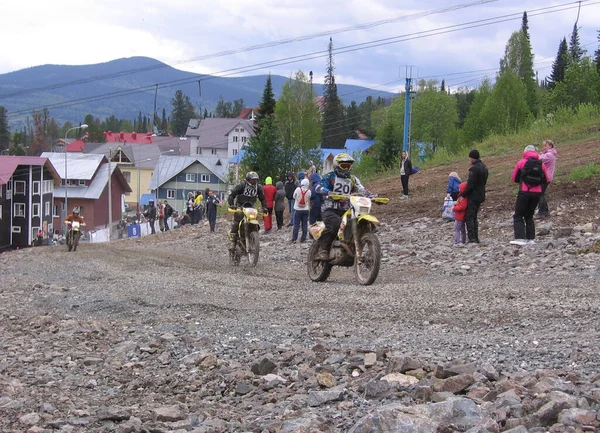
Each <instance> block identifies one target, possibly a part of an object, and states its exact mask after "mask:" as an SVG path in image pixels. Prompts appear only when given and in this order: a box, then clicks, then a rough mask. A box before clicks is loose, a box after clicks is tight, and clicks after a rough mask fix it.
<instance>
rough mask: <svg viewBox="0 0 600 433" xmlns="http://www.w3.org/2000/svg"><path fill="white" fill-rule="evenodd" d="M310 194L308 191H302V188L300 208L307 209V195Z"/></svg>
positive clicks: (299, 201)
mask: <svg viewBox="0 0 600 433" xmlns="http://www.w3.org/2000/svg"><path fill="white" fill-rule="evenodd" d="M307 192H308V190H306V191H302V188H300V200H298V206H302V207H305V206H306V198H305V197H306V193H307Z"/></svg>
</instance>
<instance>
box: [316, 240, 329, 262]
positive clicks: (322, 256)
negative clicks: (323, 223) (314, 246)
mask: <svg viewBox="0 0 600 433" xmlns="http://www.w3.org/2000/svg"><path fill="white" fill-rule="evenodd" d="M320 244H321V245H320V248H319V251H318V252H317V254H316V256H315V259H316V260H329V248H328V245H327V244H325V243H323V242H320Z"/></svg>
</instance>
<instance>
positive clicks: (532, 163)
mask: <svg viewBox="0 0 600 433" xmlns="http://www.w3.org/2000/svg"><path fill="white" fill-rule="evenodd" d="M520 181H521V182H523V183H525V184H527V185H529V186H539V185H542V184H545V183H546V174H545V173H544V169H543V168H542V160H541V159H536V158H529V159H528V160H527V162H526V163H525V165H524V166H523V168H522V169H521V175H520Z"/></svg>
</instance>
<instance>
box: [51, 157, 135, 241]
mask: <svg viewBox="0 0 600 433" xmlns="http://www.w3.org/2000/svg"><path fill="white" fill-rule="evenodd" d="M41 156H42V157H44V158H48V159H49V160H50V162H51V163H52V165H53V166H54V167H55V168H56V171H57V172H58V174H59V176H60V178H61V179H62V182H61V184H60V186H58V187H57V188H55V190H54V205H55V211H54V227H55V228H57V229H58V228H59V227H61V226H62V220H64V218H65V217H66V215H68V214H69V213H71V211H72V209H73V208H74V207H75V206H79V208H80V210H81V216H83V217H84V218H85V221H86V226H87V227H86V229H87V230H93V229H94V228H104V227H107V226H108V223H109V221H110V218H109V212H108V209H109V200H110V203H111V210H112V213H111V217H112V222H113V224H116V223H118V221H119V220H120V219H121V212H122V208H121V201H122V200H121V197H122V195H123V194H126V193H128V192H131V188H130V187H129V184H128V183H127V181H126V180H125V177H124V176H123V173H121V170H120V169H119V167H118V166H117V164H113V163H111V164H109V163H108V162H109V161H108V158H107V157H106V156H104V155H100V154H85V153H78V152H66V153H65V152H63V153H54V152H44V153H42V155H41ZM109 170H110V173H109ZM109 179H110V196H109ZM65 202H67V208H66V209H65ZM63 229H64V227H63Z"/></svg>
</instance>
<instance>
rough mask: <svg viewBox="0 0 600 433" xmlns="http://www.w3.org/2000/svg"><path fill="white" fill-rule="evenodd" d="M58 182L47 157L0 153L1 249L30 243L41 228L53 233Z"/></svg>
mask: <svg viewBox="0 0 600 433" xmlns="http://www.w3.org/2000/svg"><path fill="white" fill-rule="evenodd" d="M60 182H61V179H60V176H59V174H58V173H57V171H56V170H55V168H54V166H53V165H52V163H51V161H50V160H49V159H48V158H44V157H38V156H0V251H3V250H6V249H10V248H23V247H28V246H31V245H32V244H33V242H34V240H36V239H37V236H38V232H39V231H40V230H41V231H42V233H43V239H45V240H47V238H48V235H50V236H52V234H53V230H54V227H55V224H54V221H53V215H54V213H53V211H54V208H53V201H54V191H55V189H54V188H55V187H56V186H58V185H60Z"/></svg>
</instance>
